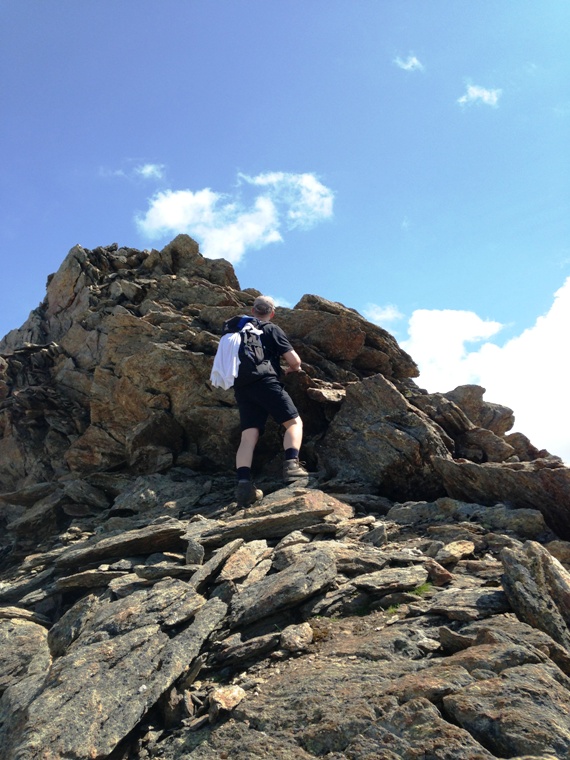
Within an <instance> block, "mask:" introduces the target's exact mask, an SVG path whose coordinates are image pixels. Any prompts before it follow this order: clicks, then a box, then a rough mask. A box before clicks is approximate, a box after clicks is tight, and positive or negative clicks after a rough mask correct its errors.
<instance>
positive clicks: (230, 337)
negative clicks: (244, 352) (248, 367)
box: [210, 322, 263, 391]
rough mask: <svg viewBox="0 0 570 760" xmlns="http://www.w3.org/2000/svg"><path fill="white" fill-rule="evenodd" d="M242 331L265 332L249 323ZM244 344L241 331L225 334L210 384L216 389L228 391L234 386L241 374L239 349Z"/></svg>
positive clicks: (257, 333)
mask: <svg viewBox="0 0 570 760" xmlns="http://www.w3.org/2000/svg"><path fill="white" fill-rule="evenodd" d="M242 330H251V331H252V332H254V333H255V334H256V335H262V334H263V330H259V329H258V328H257V327H255V326H254V325H252V324H251V322H247V323H246V324H245V325H244V326H243V328H242ZM241 342H242V336H241V331H240V332H231V333H225V335H222V337H221V338H220V343H219V345H218V350H217V351H216V356H215V357H214V364H213V366H212V372H211V373H210V382H211V383H212V385H213V386H214V388H223V389H224V390H225V391H227V390H228V389H229V388H231V387H232V386H233V384H234V380H235V379H236V377H237V376H238V372H239V365H240V359H239V355H238V354H239V349H240V346H241Z"/></svg>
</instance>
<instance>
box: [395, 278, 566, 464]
mask: <svg viewBox="0 0 570 760" xmlns="http://www.w3.org/2000/svg"><path fill="white" fill-rule="evenodd" d="M500 329H501V325H500V324H499V323H498V322H493V321H491V320H484V319H481V318H480V317H479V316H477V315H476V314H474V313H473V312H465V311H449V310H448V311H439V310H438V311H429V310H421V311H416V312H414V314H413V315H412V318H411V319H410V323H409V335H410V338H409V340H407V341H405V342H403V343H402V347H403V348H404V349H405V350H406V351H408V352H409V353H410V354H411V356H412V357H413V358H414V360H415V361H416V362H417V363H418V366H419V368H420V377H419V379H418V381H417V382H418V383H419V385H420V386H422V387H423V388H427V389H428V390H429V391H430V392H434V391H440V392H445V391H448V390H451V389H453V388H454V387H456V386H457V385H463V384H465V383H475V384H477V385H481V386H483V387H484V388H486V391H487V392H486V394H485V398H486V400H488V401H492V402H495V403H499V404H504V405H505V406H510V407H511V408H512V409H513V410H514V412H515V417H516V426H515V429H516V430H518V431H520V432H522V433H524V434H525V435H527V436H528V437H529V438H530V440H531V441H532V443H533V444H534V445H535V446H537V447H538V448H547V449H548V450H549V451H550V452H551V453H552V454H557V455H558V456H561V457H562V458H563V459H564V461H565V462H567V463H570V441H569V440H568V429H569V428H570V404H569V403H568V401H567V400H566V398H565V397H564V394H562V395H561V394H560V393H559V392H558V391H559V389H560V387H561V386H560V383H561V382H562V383H564V380H565V378H567V376H568V352H567V350H566V347H567V345H568V340H569V338H570V277H568V278H567V279H566V281H565V283H564V285H563V286H562V287H561V288H560V289H559V290H558V291H557V292H556V293H555V294H554V298H553V303H552V306H551V308H550V309H549V310H548V312H547V313H546V314H544V315H543V316H540V317H538V318H537V319H536V321H535V323H534V325H533V326H532V327H530V328H528V329H527V330H524V331H523V332H522V333H521V334H520V335H518V336H516V337H514V338H512V339H511V340H508V341H507V342H506V343H505V344H504V345H503V346H499V345H496V344H495V343H493V342H491V341H490V340H489V339H490V338H493V337H494V336H496V335H497V334H498V332H499V330H500ZM469 343H471V346H470V347H468V344H469ZM476 344H478V345H476Z"/></svg>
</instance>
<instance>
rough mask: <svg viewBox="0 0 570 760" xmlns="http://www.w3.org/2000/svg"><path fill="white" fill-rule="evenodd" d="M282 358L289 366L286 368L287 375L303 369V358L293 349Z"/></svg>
mask: <svg viewBox="0 0 570 760" xmlns="http://www.w3.org/2000/svg"><path fill="white" fill-rule="evenodd" d="M281 358H282V359H285V362H286V363H287V366H286V367H285V374H286V375H288V374H289V373H290V372H298V371H299V370H300V369H301V357H300V356H299V354H298V353H297V352H296V351H294V350H293V349H291V351H287V352H286V353H284V354H283V355H282V357H281Z"/></svg>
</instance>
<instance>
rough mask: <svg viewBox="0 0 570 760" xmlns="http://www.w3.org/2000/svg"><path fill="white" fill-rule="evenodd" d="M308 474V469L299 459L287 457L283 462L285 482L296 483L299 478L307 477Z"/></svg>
mask: <svg viewBox="0 0 570 760" xmlns="http://www.w3.org/2000/svg"><path fill="white" fill-rule="evenodd" d="M308 475H309V473H308V471H307V470H306V469H305V468H304V467H303V465H302V464H301V463H300V462H299V460H298V459H286V460H285V461H284V462H283V481H284V482H285V483H294V482H295V481H296V480H299V478H306V477H308Z"/></svg>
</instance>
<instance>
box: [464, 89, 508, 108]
mask: <svg viewBox="0 0 570 760" xmlns="http://www.w3.org/2000/svg"><path fill="white" fill-rule="evenodd" d="M501 93H502V90H487V89H485V88H484V87H479V85H476V84H469V85H467V91H466V93H465V95H462V96H461V97H460V98H459V99H458V100H457V102H458V103H459V104H460V105H462V106H466V105H471V103H484V104H485V105H487V106H492V107H493V108H496V107H497V105H498V103H499V98H500V97H501Z"/></svg>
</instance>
